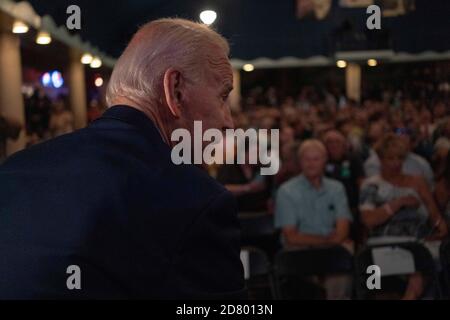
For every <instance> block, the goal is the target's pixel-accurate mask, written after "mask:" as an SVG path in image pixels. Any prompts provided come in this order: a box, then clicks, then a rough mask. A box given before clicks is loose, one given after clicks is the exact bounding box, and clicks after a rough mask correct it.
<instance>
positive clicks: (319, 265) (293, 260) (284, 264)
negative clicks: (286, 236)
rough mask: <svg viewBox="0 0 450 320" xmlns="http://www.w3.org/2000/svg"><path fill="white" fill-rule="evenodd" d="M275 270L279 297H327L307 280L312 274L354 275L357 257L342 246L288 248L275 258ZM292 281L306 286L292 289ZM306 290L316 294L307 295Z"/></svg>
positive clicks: (275, 282) (276, 289)
mask: <svg viewBox="0 0 450 320" xmlns="http://www.w3.org/2000/svg"><path fill="white" fill-rule="evenodd" d="M273 270H274V284H275V292H276V297H277V298H278V299H295V298H299V299H302V298H307V299H310V298H311V299H313V298H314V297H322V298H323V293H322V292H320V290H319V289H317V288H314V287H313V286H312V285H311V284H310V283H308V282H305V281H304V279H305V278H307V277H310V276H325V275H333V274H352V272H353V257H352V255H351V254H350V253H349V252H348V251H347V250H346V249H345V248H343V247H341V246H336V247H329V248H316V249H301V250H284V251H281V252H279V253H278V254H277V256H276V257H275V263H274V267H273ZM289 282H291V284H292V283H294V282H297V283H298V285H297V286H303V287H304V288H295V290H292V288H293V287H294V285H291V284H289ZM306 287H308V288H306ZM290 288H291V289H290ZM297 289H299V290H297ZM302 289H305V290H303V292H304V291H307V290H309V292H312V293H311V294H312V295H313V296H311V297H309V296H306V297H303V296H302ZM318 290H319V291H318ZM293 291H295V292H293Z"/></svg>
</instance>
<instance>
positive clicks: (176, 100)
mask: <svg viewBox="0 0 450 320" xmlns="http://www.w3.org/2000/svg"><path fill="white" fill-rule="evenodd" d="M182 81H183V79H182V76H181V73H180V71H178V70H176V69H174V68H169V69H167V70H166V72H165V73H164V95H165V98H166V102H167V106H168V107H169V110H170V113H171V114H172V115H173V116H174V117H176V118H178V117H180V114H181V101H182V90H181V89H182V86H183V83H182Z"/></svg>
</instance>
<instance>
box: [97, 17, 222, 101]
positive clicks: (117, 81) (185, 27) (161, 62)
mask: <svg viewBox="0 0 450 320" xmlns="http://www.w3.org/2000/svg"><path fill="white" fill-rule="evenodd" d="M214 48H217V49H219V50H222V51H223V52H224V53H225V55H226V56H228V55H229V51H230V48H229V45H228V42H227V41H226V40H225V39H224V38H223V37H222V36H221V35H219V34H218V33H216V32H215V31H214V30H212V29H211V28H209V27H208V26H206V25H204V24H200V23H196V22H192V21H189V20H184V19H169V18H167V19H159V20H155V21H152V22H149V23H147V24H145V25H144V26H142V27H141V28H140V29H139V31H138V32H136V34H135V35H134V36H133V38H132V39H131V41H130V43H129V44H128V46H127V48H126V49H125V51H124V52H123V54H122V55H121V57H120V58H119V60H118V61H117V63H116V65H115V67H114V70H113V73H112V75H111V79H110V81H109V85H108V89H107V92H106V102H107V104H108V106H111V105H113V104H114V103H115V102H114V101H115V99H116V98H119V97H124V98H127V99H129V100H131V101H133V102H135V103H137V104H138V105H142V104H146V105H151V104H154V103H158V102H159V103H161V99H160V96H161V95H160V93H161V92H162V88H163V77H164V73H165V72H166V71H167V69H169V68H171V67H172V68H176V69H178V70H179V71H180V72H181V73H182V74H183V76H185V77H187V76H188V77H189V79H188V80H192V81H200V79H204V72H205V64H206V63H207V62H209V64H211V65H215V64H217V63H216V60H217V59H218V57H216V56H217V54H216V56H214V54H213V52H212V51H213V49H214Z"/></svg>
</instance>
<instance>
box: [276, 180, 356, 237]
mask: <svg viewBox="0 0 450 320" xmlns="http://www.w3.org/2000/svg"><path fill="white" fill-rule="evenodd" d="M339 219H347V220H349V221H352V215H351V213H350V209H349V206H348V201H347V196H346V194H345V189H344V186H343V185H342V183H340V182H339V181H336V180H333V179H328V178H325V177H324V178H322V185H321V187H320V188H319V189H316V188H315V187H314V186H313V185H311V183H310V182H309V181H308V179H306V177H305V176H304V175H300V176H297V177H295V178H293V179H291V180H289V181H287V182H286V183H284V184H283V185H282V186H281V187H280V189H279V190H278V193H277V198H276V207H275V227H276V228H283V227H286V226H296V227H297V229H298V231H299V232H300V233H305V234H312V235H322V236H327V235H329V234H330V233H331V232H333V231H334V229H335V227H336V221H337V220H339Z"/></svg>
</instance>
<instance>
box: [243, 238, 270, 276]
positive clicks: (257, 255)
mask: <svg viewBox="0 0 450 320" xmlns="http://www.w3.org/2000/svg"><path fill="white" fill-rule="evenodd" d="M241 250H242V251H247V252H248V271H249V277H250V278H251V277H255V276H262V275H268V274H270V273H271V272H272V267H271V264H270V260H269V257H268V256H267V254H266V253H265V252H264V251H263V250H261V249H259V248H257V247H252V246H247V247H242V248H241Z"/></svg>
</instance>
